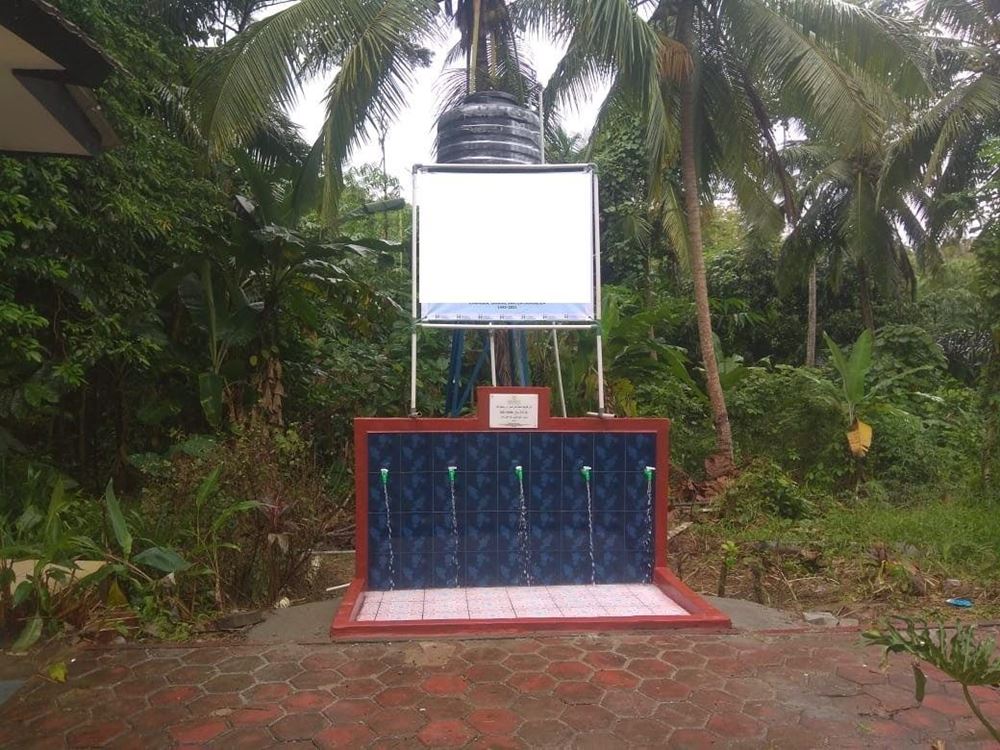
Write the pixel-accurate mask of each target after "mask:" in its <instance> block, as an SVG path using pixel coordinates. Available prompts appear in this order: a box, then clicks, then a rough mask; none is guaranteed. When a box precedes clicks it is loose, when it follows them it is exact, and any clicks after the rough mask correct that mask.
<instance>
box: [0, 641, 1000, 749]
mask: <svg viewBox="0 0 1000 750" xmlns="http://www.w3.org/2000/svg"><path fill="white" fill-rule="evenodd" d="M878 661H879V652H878V651H877V650H875V649H870V648H864V647H862V646H861V645H860V644H859V638H858V636H857V635H856V634H828V633H822V634H796V635H782V636H755V635H681V634H656V635H615V636H579V637H575V636H574V637H546V638H519V639H505V640H467V641H436V642H428V641H424V642H410V643H395V644H351V645H335V644H330V645H279V646H274V647H260V646H247V645H225V646H219V645H207V646H199V647H184V648H166V647H156V648H140V647H123V648H117V649H102V650H97V649H93V650H85V651H82V652H80V653H79V654H78V656H77V657H76V659H75V661H74V662H73V663H72V664H71V668H70V676H69V679H68V681H67V682H66V683H65V684H55V683H50V682H47V681H45V680H42V679H40V678H37V677H36V678H33V679H32V680H30V681H29V682H28V683H27V684H26V685H25V686H24V687H23V688H22V689H21V690H20V691H19V692H18V693H17V694H16V695H15V696H14V697H13V698H12V699H10V700H9V701H8V702H7V703H6V704H5V705H4V706H3V707H2V708H0V747H4V748H26V747H27V748H47V747H58V748H62V747H97V746H109V747H129V748H143V749H149V748H161V747H164V748H165V747H177V746H185V747H194V746H215V747H225V748H232V749H233V750H236V749H238V748H260V747H272V746H275V745H281V746H282V747H285V746H288V747H320V748H328V747H346V748H360V747H380V748H419V747H422V746H426V747H464V746H470V747H475V748H518V747H527V748H535V747H571V748H595V749H597V750H613V749H614V748H625V747H629V748H631V747H659V748H663V747H669V748H701V747H747V748H758V747H773V748H796V749H798V748H812V747H836V748H872V747H889V748H897V747H911V746H916V747H924V748H927V747H929V746H930V743H931V742H932V741H933V740H936V739H942V740H945V741H946V743H947V746H948V747H949V748H978V747H994V746H993V745H992V744H990V743H989V742H988V740H987V735H986V733H985V730H983V729H982V728H981V726H980V725H979V724H978V722H977V721H976V719H975V718H974V717H972V715H971V713H970V711H969V709H968V707H967V706H966V704H965V703H964V701H963V700H962V697H961V691H960V689H959V687H958V686H957V685H956V684H955V683H949V682H944V681H942V680H940V679H939V678H940V677H941V675H934V676H932V678H931V682H930V685H929V687H928V694H927V697H926V699H925V701H924V704H923V705H922V706H919V707H918V706H915V705H914V701H913V676H912V673H911V670H910V667H909V663H908V661H906V660H904V659H900V660H894V661H893V663H892V665H891V667H890V669H889V671H888V673H886V674H883V673H882V672H881V671H879V669H878ZM976 692H977V696H978V697H979V698H980V699H981V701H982V706H983V708H984V709H985V710H986V712H987V714H988V715H989V716H991V717H993V718H995V719H996V720H997V721H1000V694H998V692H997V691H995V690H992V689H989V688H986V689H978V690H977V691H976Z"/></svg>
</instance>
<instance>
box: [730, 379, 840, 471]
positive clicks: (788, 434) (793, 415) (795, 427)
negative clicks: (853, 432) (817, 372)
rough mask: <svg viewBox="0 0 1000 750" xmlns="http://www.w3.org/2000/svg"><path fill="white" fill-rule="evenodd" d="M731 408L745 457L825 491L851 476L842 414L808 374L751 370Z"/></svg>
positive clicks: (736, 390)
mask: <svg viewBox="0 0 1000 750" xmlns="http://www.w3.org/2000/svg"><path fill="white" fill-rule="evenodd" d="M728 406H729V416H730V419H731V420H732V423H733V435H734V437H735V438H736V441H737V446H738V448H739V449H740V452H741V453H742V454H743V455H746V456H765V457H767V458H769V459H771V460H772V461H774V462H775V463H776V464H777V465H778V466H780V467H781V468H782V469H783V470H784V471H787V472H790V473H791V474H792V475H793V476H795V477H796V478H797V479H799V480H800V481H804V482H810V483H812V482H816V483H818V484H820V485H823V486H828V485H831V484H833V483H835V482H837V481H839V480H842V479H844V478H845V477H847V476H849V475H850V473H851V465H850V461H849V456H848V453H847V450H846V445H845V438H844V429H845V428H844V418H843V415H842V414H841V412H840V410H839V408H838V407H837V406H836V405H835V404H832V403H831V402H830V399H829V397H828V395H827V394H826V393H825V392H824V391H823V389H822V388H821V387H820V386H819V385H817V383H816V381H815V380H814V379H813V378H811V377H810V376H809V374H808V373H807V372H806V371H804V370H801V369H799V368H795V367H788V366H785V365H778V366H777V367H775V368H774V369H773V370H766V369H762V368H750V369H749V373H748V374H747V376H746V377H745V378H744V379H743V380H742V381H741V382H740V383H739V385H738V386H736V387H735V388H734V389H733V390H732V392H731V393H730V394H728Z"/></svg>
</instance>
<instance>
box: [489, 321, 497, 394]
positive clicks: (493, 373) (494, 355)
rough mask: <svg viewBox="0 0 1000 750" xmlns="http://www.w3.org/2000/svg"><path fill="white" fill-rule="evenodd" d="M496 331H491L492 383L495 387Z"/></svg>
mask: <svg viewBox="0 0 1000 750" xmlns="http://www.w3.org/2000/svg"><path fill="white" fill-rule="evenodd" d="M493 334H494V330H493V329H492V328H491V329H490V382H491V383H493V385H494V386H496V384H497V341H496V338H495V337H494V335H493Z"/></svg>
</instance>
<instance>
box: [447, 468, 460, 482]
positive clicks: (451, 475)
mask: <svg viewBox="0 0 1000 750" xmlns="http://www.w3.org/2000/svg"><path fill="white" fill-rule="evenodd" d="M456 471H458V467H457V466H449V467H448V481H449V482H451V483H452V484H455V472H456Z"/></svg>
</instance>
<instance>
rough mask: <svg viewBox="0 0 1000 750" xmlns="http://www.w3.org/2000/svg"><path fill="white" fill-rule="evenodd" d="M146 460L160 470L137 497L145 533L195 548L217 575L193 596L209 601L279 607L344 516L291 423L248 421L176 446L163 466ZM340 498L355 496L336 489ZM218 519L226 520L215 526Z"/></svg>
mask: <svg viewBox="0 0 1000 750" xmlns="http://www.w3.org/2000/svg"><path fill="white" fill-rule="evenodd" d="M145 464H146V465H150V466H156V475H155V480H154V481H151V482H150V484H149V486H148V487H147V488H146V490H145V491H144V493H143V497H142V500H141V506H142V515H143V517H144V518H145V520H146V524H147V530H148V533H149V535H150V536H153V537H155V538H157V539H170V540H171V541H172V543H175V544H178V546H180V547H181V548H183V549H191V550H194V551H195V552H194V554H193V556H194V557H195V558H196V561H197V562H198V564H199V565H200V567H201V569H202V570H204V571H206V573H208V574H209V575H208V577H207V580H214V581H217V586H205V585H199V586H198V587H197V588H195V589H194V590H193V591H192V592H190V595H191V597H192V598H193V599H196V600H197V601H198V602H200V603H201V604H202V605H203V606H208V605H210V604H214V605H223V604H236V605H240V606H251V605H262V604H273V602H274V601H275V600H276V599H277V598H278V597H280V596H281V595H282V594H283V593H285V592H287V591H288V590H289V589H290V588H291V587H293V586H294V585H296V584H298V583H299V582H300V581H301V579H302V578H303V576H304V574H305V572H306V566H307V564H308V562H309V559H310V552H311V550H312V549H313V548H314V547H315V546H316V545H317V543H318V542H319V541H320V539H321V538H322V537H323V536H324V534H326V533H327V532H328V531H329V530H330V529H331V527H332V526H334V525H335V524H336V523H337V522H338V521H339V519H340V518H342V517H343V515H344V514H345V513H346V512H347V509H346V507H345V506H344V504H343V503H334V502H331V492H330V488H329V487H328V486H327V482H326V479H325V478H324V476H323V474H322V473H321V472H320V471H319V469H318V466H317V464H316V461H315V459H314V456H313V451H312V449H311V448H310V445H309V443H308V441H307V440H306V439H304V438H303V436H302V435H301V434H300V433H299V432H298V431H297V430H296V429H295V428H288V429H278V428H273V427H269V426H266V425H263V424H255V423H247V424H245V425H243V426H242V427H241V428H240V429H239V430H238V431H237V433H236V434H234V435H232V436H231V437H229V438H227V439H225V440H220V441H219V442H218V443H215V442H210V443H206V444H204V445H200V447H199V448H198V449H197V450H189V451H180V450H179V451H174V452H173V454H172V455H171V456H170V457H169V463H168V464H167V465H166V466H164V465H163V464H162V463H159V464H157V463H155V462H150V461H146V462H145ZM215 472H217V477H216V479H215V480H214V481H213V482H212V483H211V486H210V487H209V488H208V490H206V489H205V487H206V478H209V477H210V476H211V475H212V474H213V473H215ZM335 497H337V498H344V497H348V498H350V497H351V496H350V494H349V493H348V492H346V490H345V488H344V487H338V488H337V489H336V495H335ZM234 508H236V509H238V510H237V511H234ZM217 518H225V523H224V524H223V525H222V526H221V527H219V528H215V529H212V528H211V527H210V524H211V522H212V519H217Z"/></svg>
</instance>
